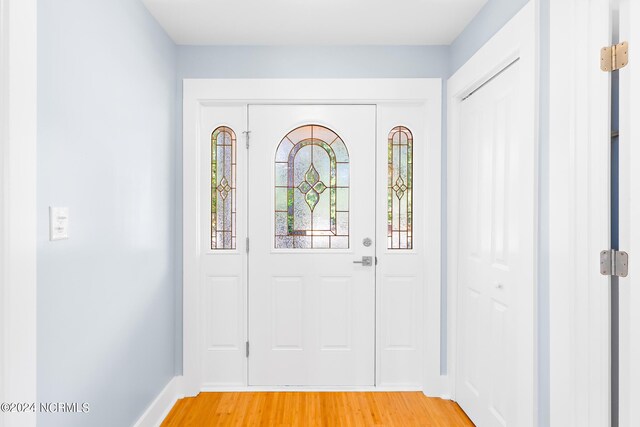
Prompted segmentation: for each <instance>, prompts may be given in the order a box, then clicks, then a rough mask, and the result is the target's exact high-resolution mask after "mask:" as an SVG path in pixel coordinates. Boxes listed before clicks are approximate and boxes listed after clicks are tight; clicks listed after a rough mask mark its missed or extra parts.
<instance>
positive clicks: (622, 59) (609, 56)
mask: <svg viewBox="0 0 640 427" xmlns="http://www.w3.org/2000/svg"><path fill="white" fill-rule="evenodd" d="M628 63H629V43H627V42H622V43H619V44H615V45H613V46H607V47H603V48H602V49H600V69H601V70H602V71H616V70H619V69H620V68H623V67H624V66H625V65H627V64H628Z"/></svg>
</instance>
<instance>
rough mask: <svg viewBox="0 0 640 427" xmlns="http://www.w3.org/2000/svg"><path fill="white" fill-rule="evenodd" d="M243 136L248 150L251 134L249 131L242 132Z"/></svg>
mask: <svg viewBox="0 0 640 427" xmlns="http://www.w3.org/2000/svg"><path fill="white" fill-rule="evenodd" d="M242 133H243V134H244V139H245V141H246V143H247V148H249V134H250V133H251V131H250V130H245V131H244V132H242Z"/></svg>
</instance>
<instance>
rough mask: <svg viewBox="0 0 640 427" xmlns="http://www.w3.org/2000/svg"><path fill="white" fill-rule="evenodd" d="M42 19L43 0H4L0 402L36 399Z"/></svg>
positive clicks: (23, 422) (5, 423) (0, 1)
mask: <svg viewBox="0 0 640 427" xmlns="http://www.w3.org/2000/svg"><path fill="white" fill-rule="evenodd" d="M36 21H37V13H36V0H0V162H1V163H0V314H1V315H0V370H1V372H0V378H2V381H0V402H35V401H36V128H37V122H36V110H37V93H36V82H37V67H36V58H37V49H36V45H37V37H36V34H37V27H36ZM35 424H36V414H35V413H29V414H16V413H4V412H0V426H1V427H13V426H35Z"/></svg>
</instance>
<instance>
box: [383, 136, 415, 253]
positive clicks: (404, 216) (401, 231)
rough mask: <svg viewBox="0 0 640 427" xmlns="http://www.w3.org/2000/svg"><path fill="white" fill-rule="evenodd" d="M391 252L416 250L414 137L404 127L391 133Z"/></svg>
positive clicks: (389, 185)
mask: <svg viewBox="0 0 640 427" xmlns="http://www.w3.org/2000/svg"><path fill="white" fill-rule="evenodd" d="M388 159H389V160H388V180H387V182H388V184H387V190H388V191H387V207H388V216H387V248H388V249H412V248H413V135H412V134H411V131H410V130H409V129H407V128H406V127H404V126H397V127H395V128H393V129H391V132H390V133H389V144H388Z"/></svg>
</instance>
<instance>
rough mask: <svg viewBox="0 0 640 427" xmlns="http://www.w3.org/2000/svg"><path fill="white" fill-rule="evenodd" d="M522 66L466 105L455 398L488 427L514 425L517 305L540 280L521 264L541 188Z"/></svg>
mask: <svg viewBox="0 0 640 427" xmlns="http://www.w3.org/2000/svg"><path fill="white" fill-rule="evenodd" d="M518 67H519V64H518V63H517V62H516V63H515V64H513V65H512V66H511V67H509V68H508V69H506V70H505V71H504V72H503V73H502V74H500V75H499V76H497V77H496V78H495V79H494V80H492V81H490V82H489V83H487V84H486V85H485V86H483V87H482V88H480V89H479V90H478V91H477V92H475V93H474V94H472V95H471V96H470V97H469V98H467V99H466V100H464V101H462V103H461V117H460V135H461V138H460V147H459V152H460V157H459V158H460V170H459V201H458V203H459V205H458V206H459V226H460V229H459V241H458V286H459V287H458V319H459V323H458V338H457V343H458V348H457V355H458V356H457V359H458V361H457V375H456V397H457V399H458V402H459V403H460V405H461V407H462V408H463V409H464V410H465V411H466V412H467V413H468V414H469V416H470V417H471V419H472V420H474V422H476V423H477V425H480V426H483V427H484V426H509V425H515V418H514V417H515V410H516V406H517V400H516V396H517V391H518V387H517V384H516V378H517V375H516V373H517V369H518V366H517V360H518V354H517V351H516V350H517V348H518V346H517V339H518V336H517V335H516V334H517V328H518V313H517V309H516V305H515V304H514V302H515V301H516V299H517V296H518V295H519V293H521V292H522V289H531V286H530V285H529V284H528V283H527V281H532V280H533V277H531V276H529V275H528V274H529V273H530V271H528V270H527V269H525V268H522V267H521V266H520V262H521V260H522V257H523V253H524V251H525V250H526V248H525V245H526V244H525V243H526V242H530V238H531V236H533V228H532V222H531V223H529V222H528V221H527V218H531V217H532V212H528V211H527V209H531V204H529V203H523V197H528V196H531V194H532V190H533V188H534V187H533V176H528V174H527V171H528V170H529V171H530V170H531V169H530V168H527V167H524V166H523V165H524V164H526V162H528V161H529V162H530V161H532V159H530V158H525V156H523V150H524V149H523V143H522V140H521V139H519V137H518V133H517V129H518V127H517V126H518V114H517V111H518V102H517V101H518ZM529 233H531V236H529V237H526V236H528V234H529ZM529 244H530V243H529Z"/></svg>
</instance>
